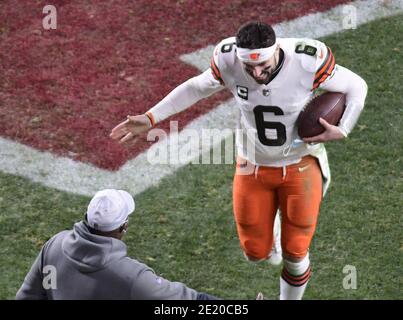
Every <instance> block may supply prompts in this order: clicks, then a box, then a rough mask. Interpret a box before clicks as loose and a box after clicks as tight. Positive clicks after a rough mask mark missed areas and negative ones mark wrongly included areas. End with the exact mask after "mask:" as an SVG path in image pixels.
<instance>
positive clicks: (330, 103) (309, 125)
mask: <svg viewBox="0 0 403 320" xmlns="http://www.w3.org/2000/svg"><path fill="white" fill-rule="evenodd" d="M345 108H346V95H345V94H344V93H340V92H325V93H323V94H321V95H319V96H317V97H315V98H313V99H312V100H311V101H310V102H309V103H308V104H307V105H306V106H305V108H304V109H303V110H302V111H301V113H300V114H299V116H298V119H297V127H298V135H299V136H300V137H301V138H308V137H313V136H316V135H318V134H321V133H322V132H323V131H325V128H324V127H323V126H322V125H321V124H320V122H319V118H323V119H325V120H326V121H327V122H329V123H330V124H332V125H335V126H336V125H338V124H339V121H340V119H341V117H342V115H343V113H344V109H345Z"/></svg>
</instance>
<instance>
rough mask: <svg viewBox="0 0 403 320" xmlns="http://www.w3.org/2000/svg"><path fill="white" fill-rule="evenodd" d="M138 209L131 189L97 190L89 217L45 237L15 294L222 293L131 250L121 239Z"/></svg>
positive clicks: (156, 296)
mask: <svg viewBox="0 0 403 320" xmlns="http://www.w3.org/2000/svg"><path fill="white" fill-rule="evenodd" d="M134 209H135V203H134V200H133V198H132V196H131V195H130V194H129V193H127V192H126V191H123V190H115V189H106V190H102V191H99V192H97V193H96V194H95V196H94V197H93V198H92V200H91V202H90V204H89V206H88V209H87V214H86V218H85V220H84V221H81V222H78V223H76V224H75V225H74V228H73V230H69V231H62V232H60V233H58V234H56V235H55V236H53V237H52V238H51V239H50V240H49V241H48V242H46V243H45V245H44V246H43V247H42V250H41V252H40V253H39V255H38V257H37V258H36V260H35V262H34V264H33V265H32V267H31V270H30V271H29V273H28V274H27V276H26V277H25V280H24V283H23V284H22V286H21V288H20V289H19V290H18V292H17V295H16V299H18V300H19V299H51V300H56V299H120V300H128V299H136V300H142V299H149V300H162V299H176V300H181V299H186V300H205V299H217V298H215V297H213V296H211V295H208V294H206V293H199V292H197V291H195V290H193V289H191V288H188V287H187V286H186V285H184V284H183V283H180V282H171V281H168V280H166V279H164V278H162V277H159V276H157V275H156V274H155V273H154V271H153V270H152V269H151V268H149V267H148V266H147V265H145V264H143V263H140V262H139V261H137V260H135V259H131V258H129V257H128V256H127V248H126V245H125V244H124V243H123V241H122V240H121V239H122V238H123V235H124V234H125V232H126V230H127V227H128V217H129V215H130V214H131V213H132V212H133V211H134Z"/></svg>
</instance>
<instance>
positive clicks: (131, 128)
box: [109, 114, 152, 143]
mask: <svg viewBox="0 0 403 320" xmlns="http://www.w3.org/2000/svg"><path fill="white" fill-rule="evenodd" d="M151 127H152V125H151V121H150V119H149V118H148V117H147V116H146V115H145V114H141V115H138V116H127V119H126V120H125V121H123V122H121V123H119V124H118V125H117V126H116V127H115V128H113V129H112V132H111V134H110V135H109V136H110V137H111V138H112V139H114V140H119V143H125V142H127V141H129V140H132V142H134V141H135V140H136V138H137V137H138V136H139V135H140V134H142V133H144V132H147V131H148V130H150V129H151ZM133 139H134V140H133Z"/></svg>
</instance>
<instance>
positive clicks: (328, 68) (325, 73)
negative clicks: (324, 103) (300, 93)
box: [313, 47, 336, 89]
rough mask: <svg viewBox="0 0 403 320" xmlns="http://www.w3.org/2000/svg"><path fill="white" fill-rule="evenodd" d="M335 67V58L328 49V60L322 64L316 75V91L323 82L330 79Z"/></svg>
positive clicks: (314, 86) (314, 85)
mask: <svg viewBox="0 0 403 320" xmlns="http://www.w3.org/2000/svg"><path fill="white" fill-rule="evenodd" d="M335 65H336V61H335V58H334V56H333V54H332V51H331V50H330V48H329V47H328V54H327V56H326V60H325V62H324V63H323V64H322V66H321V67H320V68H319V71H318V72H316V74H315V80H314V83H313V89H316V88H317V87H319V85H320V84H321V83H322V82H324V81H325V80H326V79H327V77H329V76H330V75H331V74H332V72H333V70H334V66H335Z"/></svg>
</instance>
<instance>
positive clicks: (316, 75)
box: [315, 47, 333, 79]
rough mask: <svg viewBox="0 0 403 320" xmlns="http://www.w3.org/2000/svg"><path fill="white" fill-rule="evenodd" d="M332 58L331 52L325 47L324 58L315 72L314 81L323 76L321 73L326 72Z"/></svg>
mask: <svg viewBox="0 0 403 320" xmlns="http://www.w3.org/2000/svg"><path fill="white" fill-rule="evenodd" d="M332 57H333V53H332V50H331V49H330V48H329V47H327V53H326V58H325V60H324V61H323V63H322V65H321V66H320V67H319V69H318V70H317V71H316V73H315V79H316V78H318V77H320V76H321V74H323V72H324V71H325V70H326V68H327V66H328V65H329V63H330V61H331V58H332Z"/></svg>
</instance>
